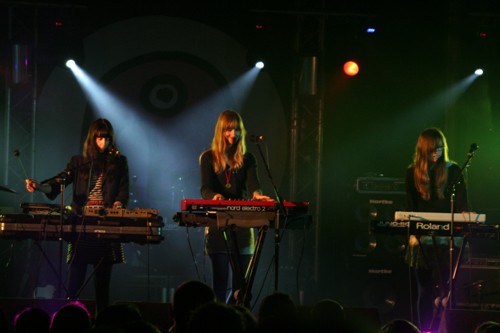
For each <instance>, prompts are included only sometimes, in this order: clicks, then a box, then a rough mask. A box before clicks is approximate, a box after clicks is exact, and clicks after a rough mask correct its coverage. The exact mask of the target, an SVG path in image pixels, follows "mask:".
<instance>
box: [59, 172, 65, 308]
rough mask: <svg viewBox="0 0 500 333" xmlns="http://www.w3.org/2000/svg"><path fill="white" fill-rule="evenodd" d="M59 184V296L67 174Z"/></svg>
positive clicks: (60, 290) (60, 179)
mask: <svg viewBox="0 0 500 333" xmlns="http://www.w3.org/2000/svg"><path fill="white" fill-rule="evenodd" d="M58 182H59V186H60V189H61V193H60V194H59V196H60V206H61V208H60V211H59V239H58V242H59V286H58V288H57V290H58V294H59V298H60V297H61V292H62V287H63V286H62V267H63V238H64V231H63V227H64V191H65V188H66V185H65V183H66V174H64V175H63V176H61V178H59V179H58Z"/></svg>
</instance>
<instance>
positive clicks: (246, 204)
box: [181, 199, 309, 212]
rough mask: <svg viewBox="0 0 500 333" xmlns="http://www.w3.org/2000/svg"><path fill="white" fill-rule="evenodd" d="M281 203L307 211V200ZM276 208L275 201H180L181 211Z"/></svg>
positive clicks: (290, 209) (266, 209)
mask: <svg viewBox="0 0 500 333" xmlns="http://www.w3.org/2000/svg"><path fill="white" fill-rule="evenodd" d="M283 205H284V206H285V208H287V210H288V211H295V210H300V211H304V212H307V210H308V207H309V202H304V201H301V202H294V201H284V202H283ZM277 209H278V203H277V202H276V201H257V200H203V199H184V200H182V202H181V210H183V211H239V212H273V211H276V210H277Z"/></svg>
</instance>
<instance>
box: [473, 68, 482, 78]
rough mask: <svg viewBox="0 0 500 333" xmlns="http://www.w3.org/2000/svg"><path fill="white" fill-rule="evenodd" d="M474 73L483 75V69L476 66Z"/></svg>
mask: <svg viewBox="0 0 500 333" xmlns="http://www.w3.org/2000/svg"><path fill="white" fill-rule="evenodd" d="M474 74H476V75H477V76H481V75H483V70H482V69H481V68H478V69H476V70H475V71H474Z"/></svg>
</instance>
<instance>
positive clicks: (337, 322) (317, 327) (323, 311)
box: [310, 299, 347, 333]
mask: <svg viewBox="0 0 500 333" xmlns="http://www.w3.org/2000/svg"><path fill="white" fill-rule="evenodd" d="M310 321H311V323H310V325H311V329H312V330H313V331H314V332H316V333H327V332H346V331H347V324H346V316H345V311H344V307H343V306H342V305H341V304H340V303H339V302H337V301H334V300H332V299H322V300H320V301H318V302H316V303H315V304H314V305H313V307H312V309H311V315H310Z"/></svg>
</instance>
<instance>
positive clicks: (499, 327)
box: [474, 321, 500, 333]
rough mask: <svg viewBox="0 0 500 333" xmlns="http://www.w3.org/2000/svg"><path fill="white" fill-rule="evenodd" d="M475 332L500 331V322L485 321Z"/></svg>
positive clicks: (497, 332)
mask: <svg viewBox="0 0 500 333" xmlns="http://www.w3.org/2000/svg"><path fill="white" fill-rule="evenodd" d="M474 333H500V323H498V322H496V321H485V322H483V323H481V324H479V325H478V326H477V327H476V329H475V330H474Z"/></svg>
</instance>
